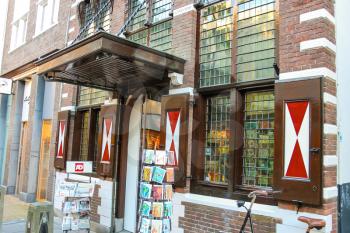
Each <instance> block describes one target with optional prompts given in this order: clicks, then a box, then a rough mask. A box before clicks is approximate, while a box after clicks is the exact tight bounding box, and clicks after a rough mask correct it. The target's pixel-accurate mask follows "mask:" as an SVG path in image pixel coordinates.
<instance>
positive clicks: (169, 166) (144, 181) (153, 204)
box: [137, 150, 176, 233]
mask: <svg viewBox="0 0 350 233" xmlns="http://www.w3.org/2000/svg"><path fill="white" fill-rule="evenodd" d="M175 165H176V162H175V159H174V153H173V152H166V151H161V150H144V151H143V153H142V170H141V175H140V187H139V215H138V227H137V228H138V229H137V232H138V233H149V232H152V233H170V231H171V218H172V212H173V203H172V196H173V183H174V169H175Z"/></svg>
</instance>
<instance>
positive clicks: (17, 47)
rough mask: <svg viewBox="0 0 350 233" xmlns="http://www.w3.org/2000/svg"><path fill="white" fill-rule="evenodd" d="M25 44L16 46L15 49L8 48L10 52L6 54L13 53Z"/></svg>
mask: <svg viewBox="0 0 350 233" xmlns="http://www.w3.org/2000/svg"><path fill="white" fill-rule="evenodd" d="M25 44H26V42H24V43H22V44H20V45H18V46H16V47H13V48H10V50H9V51H8V54H10V53H12V52H13V51H15V50H17V49H19V48H21V47H22V46H24V45H25Z"/></svg>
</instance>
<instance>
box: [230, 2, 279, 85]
mask: <svg viewBox="0 0 350 233" xmlns="http://www.w3.org/2000/svg"><path fill="white" fill-rule="evenodd" d="M236 36H237V82H247V81H254V80H261V79H269V78H274V76H275V71H274V68H273V64H274V63H275V61H276V57H275V49H276V41H275V38H276V26H275V0H251V1H240V2H239V3H238V22H237V35H236Z"/></svg>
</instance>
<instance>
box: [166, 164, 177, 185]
mask: <svg viewBox="0 0 350 233" xmlns="http://www.w3.org/2000/svg"><path fill="white" fill-rule="evenodd" d="M174 176H175V175H174V168H173V167H168V168H167V169H166V182H168V183H173V182H174V181H175V177H174Z"/></svg>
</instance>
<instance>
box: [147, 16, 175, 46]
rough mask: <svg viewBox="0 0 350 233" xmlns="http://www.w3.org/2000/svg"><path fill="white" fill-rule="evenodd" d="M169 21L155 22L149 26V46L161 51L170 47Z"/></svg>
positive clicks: (170, 30) (170, 31)
mask: <svg viewBox="0 0 350 233" xmlns="http://www.w3.org/2000/svg"><path fill="white" fill-rule="evenodd" d="M171 34H172V28H171V21H166V22H164V23H160V24H157V25H155V26H153V27H152V28H151V38H150V47H152V48H154V49H158V50H160V51H163V52H168V51H169V50H170V49H171Z"/></svg>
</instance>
